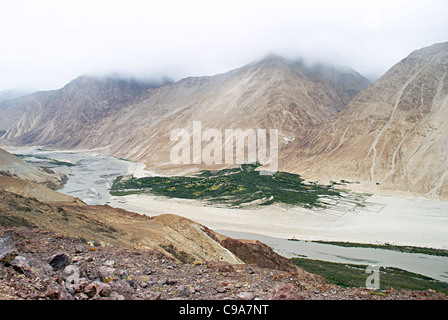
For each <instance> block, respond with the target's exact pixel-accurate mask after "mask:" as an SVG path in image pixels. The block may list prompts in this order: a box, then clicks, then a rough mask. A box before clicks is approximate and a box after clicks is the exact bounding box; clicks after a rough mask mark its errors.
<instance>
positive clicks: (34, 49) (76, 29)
mask: <svg viewBox="0 0 448 320" xmlns="http://www.w3.org/2000/svg"><path fill="white" fill-rule="evenodd" d="M446 12H448V2H446V1H444V0H434V1H416V0H414V1H403V0H388V1H384V0H381V1H371V2H367V1H323V0H315V1H312V2H309V1H292V0H277V1H234V0H225V1H224V0H220V1H217V0H215V1H213V0H201V1H199V0H192V1H180V0H179V1H173V0H171V1H170V0H168V1H158V2H155V1H136V0H128V1H84V0H77V1H49V0H43V1H39V2H37V1H10V2H7V3H5V4H2V10H1V11H0V39H1V40H0V41H1V43H2V50H0V90H3V89H10V88H32V89H36V90H48V89H56V88H59V87H61V86H63V85H64V84H65V83H67V82H68V81H70V80H71V79H73V78H75V77H77V76H79V75H81V74H85V73H108V72H111V73H112V72H119V73H124V74H131V75H136V76H141V77H155V78H157V77H161V76H168V77H170V78H172V79H174V80H178V79H180V78H183V77H186V76H191V75H195V76H201V75H212V74H216V73H220V72H225V71H228V70H230V69H232V68H236V67H240V66H242V65H244V64H246V63H249V62H251V61H253V60H256V59H258V58H260V57H263V56H264V55H266V54H268V53H276V54H279V55H283V56H285V57H287V58H291V59H296V58H305V59H308V60H316V61H323V62H327V63H332V64H336V65H350V66H351V67H353V68H354V69H356V70H357V71H359V72H361V73H362V74H364V75H367V76H369V77H371V78H372V77H373V78H375V77H378V76H380V75H381V74H383V73H384V72H385V71H387V69H389V68H390V67H391V66H392V65H393V64H395V63H397V62H398V61H400V60H401V59H402V58H404V57H405V56H406V55H408V54H409V53H410V52H411V51H413V50H416V49H419V48H421V47H424V46H428V45H431V44H433V43H436V42H443V41H448V29H447V28H446Z"/></svg>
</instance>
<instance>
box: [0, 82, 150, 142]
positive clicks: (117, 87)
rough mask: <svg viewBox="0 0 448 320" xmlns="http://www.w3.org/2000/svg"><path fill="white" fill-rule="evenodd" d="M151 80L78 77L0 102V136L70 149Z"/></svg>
mask: <svg viewBox="0 0 448 320" xmlns="http://www.w3.org/2000/svg"><path fill="white" fill-rule="evenodd" d="M151 86H153V84H151V83H145V82H140V81H136V80H132V79H131V80H125V79H120V78H115V77H102V78H93V77H88V76H81V77H79V78H77V79H75V80H73V81H72V82H70V83H69V84H67V85H66V86H64V87H63V88H61V89H59V90H53V91H45V92H36V93H33V94H29V95H26V96H23V97H19V98H17V99H12V100H8V101H4V102H2V103H0V112H1V113H2V117H1V119H0V137H2V138H3V139H5V140H9V141H10V142H11V143H13V144H15V145H24V144H33V145H49V146H55V147H66V148H72V147H77V146H79V145H80V143H82V142H83V140H84V139H85V137H86V135H88V133H89V132H90V130H92V129H93V128H94V127H95V126H96V124H97V123H98V121H100V120H101V119H103V118H107V117H109V116H111V115H112V114H114V113H115V112H116V111H117V110H119V109H122V108H126V107H127V106H128V105H129V104H130V103H132V102H135V100H136V99H138V98H139V97H140V95H141V94H142V93H144V92H145V91H146V90H147V89H148V88H150V87H151Z"/></svg>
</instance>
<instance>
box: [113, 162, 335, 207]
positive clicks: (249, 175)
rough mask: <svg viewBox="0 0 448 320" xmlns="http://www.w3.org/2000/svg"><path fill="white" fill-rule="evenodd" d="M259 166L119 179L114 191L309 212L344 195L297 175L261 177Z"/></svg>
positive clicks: (330, 187)
mask: <svg viewBox="0 0 448 320" xmlns="http://www.w3.org/2000/svg"><path fill="white" fill-rule="evenodd" d="M257 167H259V164H245V165H241V166H240V167H239V168H233V169H223V170H218V171H209V170H205V171H202V172H201V173H200V174H198V175H196V176H190V177H184V176H174V177H146V178H139V179H136V178H134V177H122V176H120V177H118V178H117V179H115V181H114V183H113V185H112V188H111V190H110V193H111V195H114V196H119V195H124V194H133V193H140V192H150V193H151V194H155V195H160V196H167V197H175V198H182V199H198V200H203V201H207V202H210V203H215V204H216V203H219V204H223V205H226V206H230V207H242V206H247V205H271V204H274V203H282V204H286V205H300V206H303V207H305V208H310V209H311V208H325V207H328V204H327V203H325V202H324V201H323V199H324V198H328V197H339V196H340V193H341V191H339V190H337V189H334V188H333V187H332V186H324V185H317V184H306V183H304V180H303V179H302V178H301V177H300V176H299V175H297V174H291V173H286V172H277V173H275V174H273V175H263V174H260V172H259V171H258V170H256V168H257Z"/></svg>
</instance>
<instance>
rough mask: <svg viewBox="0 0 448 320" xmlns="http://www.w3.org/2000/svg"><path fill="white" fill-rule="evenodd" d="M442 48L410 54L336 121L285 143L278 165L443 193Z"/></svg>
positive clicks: (446, 51) (445, 103)
mask: <svg viewBox="0 0 448 320" xmlns="http://www.w3.org/2000/svg"><path fill="white" fill-rule="evenodd" d="M447 71H448V43H443V44H436V45H433V46H431V47H427V48H424V49H421V50H417V51H415V52H413V53H412V54H411V55H409V56H408V57H407V58H406V59H403V60H402V61H401V62H399V63H398V64H397V65H395V66H394V67H392V68H391V69H390V70H389V71H388V72H387V73H386V74H385V75H384V76H383V77H382V78H381V79H379V80H378V81H377V82H376V83H375V84H374V85H372V86H371V87H369V88H368V89H366V90H364V91H363V92H362V93H360V94H359V95H358V96H357V97H356V98H355V99H353V100H352V102H351V103H350V104H349V105H348V106H347V107H346V108H345V109H344V110H343V111H342V112H341V113H340V114H338V115H337V116H335V117H333V118H332V119H330V121H328V122H326V123H324V124H322V125H320V126H318V127H317V128H315V130H313V131H310V132H308V133H307V134H306V135H304V136H303V137H302V138H301V139H298V140H296V141H294V143H292V144H291V145H290V146H289V148H288V150H287V151H286V150H285V151H284V152H283V153H282V154H281V155H280V156H281V157H282V160H281V162H280V163H281V167H283V168H287V169H290V170H292V171H294V172H298V173H301V174H303V175H304V176H305V177H306V178H310V179H314V180H318V179H321V180H322V181H329V180H333V181H339V180H341V179H345V180H350V181H360V182H363V183H365V184H368V185H370V186H373V187H376V186H379V187H384V188H390V189H399V190H404V191H411V192H417V193H426V194H428V195H432V196H442V197H446V196H448V158H447V157H448V127H447V126H448V77H447Z"/></svg>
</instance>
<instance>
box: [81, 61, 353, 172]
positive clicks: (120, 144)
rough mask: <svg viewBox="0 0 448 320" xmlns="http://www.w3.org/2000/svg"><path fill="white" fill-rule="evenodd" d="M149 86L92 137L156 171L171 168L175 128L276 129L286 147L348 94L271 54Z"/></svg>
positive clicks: (340, 106)
mask: <svg viewBox="0 0 448 320" xmlns="http://www.w3.org/2000/svg"><path fill="white" fill-rule="evenodd" d="M187 89H188V90H189V91H190V92H188V91H187ZM149 92H150V95H149V97H148V99H145V100H144V101H142V102H141V103H139V104H136V105H133V106H132V108H128V109H126V110H122V112H120V113H117V115H116V116H115V117H111V118H108V119H104V121H102V122H101V124H100V125H101V126H104V129H102V130H98V131H96V132H92V134H91V136H90V140H91V141H106V142H108V143H107V144H108V145H109V146H110V153H111V154H113V155H118V156H120V157H124V158H128V159H133V160H140V161H145V162H146V163H148V165H150V166H153V167H155V168H156V169H157V170H162V169H164V168H169V166H166V167H165V166H164V165H165V164H167V163H169V162H170V150H171V149H172V148H173V146H174V145H175V144H176V143H177V142H171V141H170V133H171V132H172V131H173V130H175V129H177V128H182V129H186V130H187V131H188V132H190V134H191V133H192V126H193V121H200V122H201V126H202V131H203V132H204V131H205V130H206V129H217V130H218V131H220V132H221V133H222V134H223V135H224V130H225V129H237V128H240V129H243V130H245V129H258V128H260V129H267V130H268V132H269V129H278V130H279V134H280V147H283V146H284V145H286V144H287V143H288V142H289V141H290V140H293V139H295V138H297V137H298V136H301V135H303V134H304V133H305V132H307V131H308V130H309V129H310V127H312V126H315V125H316V124H319V123H321V122H323V121H325V120H326V119H328V118H329V117H331V116H333V115H336V114H337V113H338V111H339V110H341V109H343V108H344V107H345V102H344V101H347V100H348V99H349V98H348V94H346V93H344V89H342V87H338V86H337V85H336V84H332V82H330V81H328V80H327V79H326V78H325V77H324V76H323V75H322V74H320V73H318V72H313V71H311V70H310V69H309V68H308V67H306V66H304V65H303V64H301V63H299V62H291V61H288V60H286V59H283V58H281V57H278V56H273V55H271V56H269V57H267V58H265V59H263V60H261V61H259V62H256V63H253V64H250V65H247V66H245V67H243V68H240V69H237V70H233V71H230V72H228V73H225V74H221V75H217V76H213V77H205V78H204V77H203V78H187V79H184V80H181V81H180V82H178V83H175V84H169V85H167V86H164V87H161V88H155V89H152V90H149ZM162 94H163V95H162ZM165 94H166V96H165ZM341 95H343V97H342V98H341ZM131 111H132V112H131ZM106 128H109V129H106ZM204 145H205V143H204V144H203V146H204Z"/></svg>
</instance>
